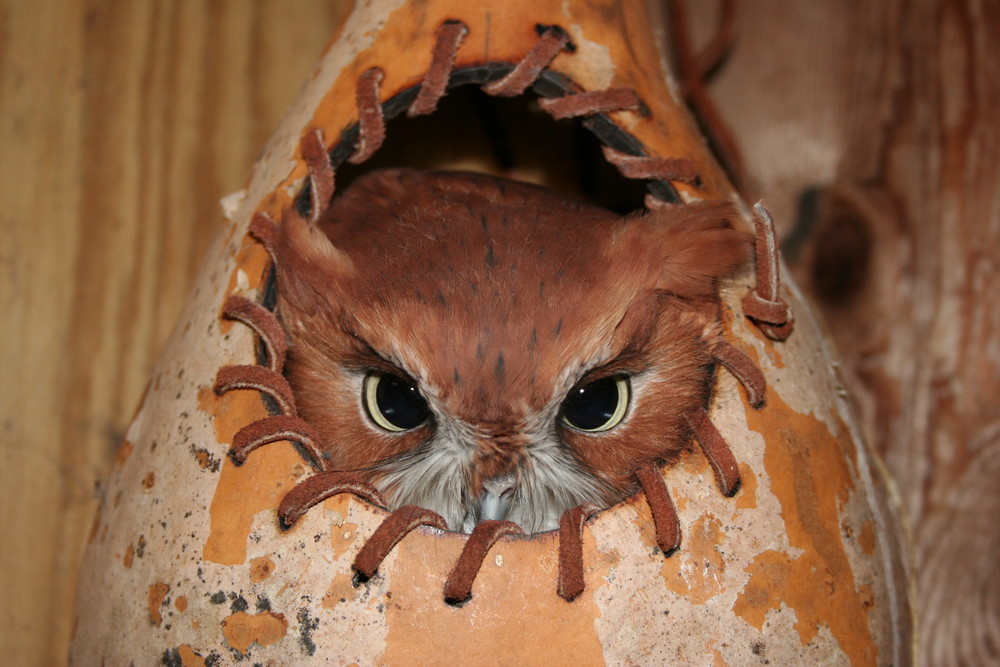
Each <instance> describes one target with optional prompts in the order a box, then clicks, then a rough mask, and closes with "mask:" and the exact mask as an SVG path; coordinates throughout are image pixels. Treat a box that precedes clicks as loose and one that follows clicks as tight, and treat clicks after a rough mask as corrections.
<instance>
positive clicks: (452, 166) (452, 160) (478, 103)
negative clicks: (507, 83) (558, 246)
mask: <svg viewBox="0 0 1000 667" xmlns="http://www.w3.org/2000/svg"><path fill="white" fill-rule="evenodd" d="M343 139H344V140H345V143H346V140H347V139H348V137H346V136H345V137H343ZM336 153H337V151H336V149H335V150H334V155H335V156H336ZM345 157H346V156H345ZM335 162H336V158H335ZM385 167H413V168H418V169H449V170H465V171H475V172H481V173H489V174H494V175H497V176H503V177H506V178H511V179H514V180H519V181H527V182H531V183H537V184H540V185H544V186H546V187H549V188H552V189H553V190H556V191H557V192H561V193H563V194H565V195H568V196H571V197H573V198H575V199H579V200H582V201H586V202H590V203H592V204H596V205H598V206H603V207H605V208H608V209H611V210H613V211H616V212H618V213H622V214H624V213H628V212H631V211H635V210H637V209H641V208H643V197H644V195H645V193H646V189H645V184H644V182H642V181H635V180H631V179H627V178H624V177H623V176H621V174H619V173H618V171H617V170H616V169H615V167H613V166H612V165H610V164H609V163H608V162H607V160H605V158H604V155H603V154H602V152H601V142H600V141H599V140H598V139H597V137H596V136H595V135H594V133H593V132H591V131H590V130H589V129H587V128H586V127H584V126H583V124H581V122H580V121H578V120H574V119H565V120H558V121H557V120H554V119H553V118H552V117H551V116H550V115H549V114H547V113H546V112H545V111H543V110H542V109H541V108H540V107H539V106H538V103H537V97H536V95H535V94H533V93H532V92H531V91H529V92H527V93H525V94H523V95H520V96H518V97H513V98H498V97H491V96H489V95H487V94H485V93H483V92H482V91H481V90H480V89H479V86H476V85H464V86H458V87H454V88H452V89H451V90H449V91H448V94H447V95H445V96H444V98H442V99H441V101H440V103H439V105H438V108H437V110H436V111H435V112H433V113H431V114H429V115H426V116H420V117H417V118H407V117H406V114H405V113H399V114H398V115H397V116H396V117H395V118H394V119H392V120H389V121H388V122H387V124H386V139H385V143H384V144H383V145H382V147H381V148H380V149H379V150H378V152H377V153H375V155H374V156H373V157H372V158H371V159H369V160H367V161H366V162H364V163H362V164H359V165H353V164H350V163H349V162H347V161H346V160H345V161H343V162H342V163H341V164H340V165H338V166H337V176H336V180H337V190H338V191H340V192H342V191H343V190H344V188H346V187H347V186H348V185H349V184H350V182H351V181H352V180H353V179H355V178H357V177H358V176H360V175H361V174H364V173H367V172H369V171H371V170H373V169H379V168H385Z"/></svg>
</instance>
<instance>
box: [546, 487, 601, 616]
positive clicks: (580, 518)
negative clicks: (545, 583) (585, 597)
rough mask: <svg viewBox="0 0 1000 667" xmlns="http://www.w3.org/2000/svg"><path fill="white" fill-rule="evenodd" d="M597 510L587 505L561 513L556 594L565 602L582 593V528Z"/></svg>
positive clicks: (583, 583) (583, 585)
mask: <svg viewBox="0 0 1000 667" xmlns="http://www.w3.org/2000/svg"><path fill="white" fill-rule="evenodd" d="M597 510H598V508H597V506H596V505H592V504H590V503H587V504H586V505H580V506H578V507H573V508H571V509H568V510H566V511H565V512H563V514H562V516H561V517H560V518H559V579H558V581H557V582H556V592H557V593H558V594H559V597H561V598H562V599H563V600H566V602H572V601H573V600H575V599H576V598H577V597H578V596H579V595H580V593H582V592H583V590H584V588H585V586H586V583H585V582H584V579H583V527H584V526H585V525H586V523H587V519H588V518H590V516H591V515H592V514H593V513H594V512H596V511H597Z"/></svg>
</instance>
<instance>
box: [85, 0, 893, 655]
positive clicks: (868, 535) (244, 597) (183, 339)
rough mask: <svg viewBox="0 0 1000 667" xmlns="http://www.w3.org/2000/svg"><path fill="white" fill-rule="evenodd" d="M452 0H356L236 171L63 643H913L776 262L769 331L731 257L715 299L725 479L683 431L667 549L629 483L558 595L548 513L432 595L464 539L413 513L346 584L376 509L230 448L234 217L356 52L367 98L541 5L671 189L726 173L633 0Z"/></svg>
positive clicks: (257, 408) (282, 649) (888, 648)
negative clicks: (670, 176)
mask: <svg viewBox="0 0 1000 667" xmlns="http://www.w3.org/2000/svg"><path fill="white" fill-rule="evenodd" d="M453 4H454V3H447V2H442V1H436V2H435V1H430V2H425V3H420V4H419V6H416V5H404V4H403V3H401V2H379V3H373V4H372V5H370V6H364V7H359V8H357V9H356V10H355V12H354V14H353V15H352V16H351V17H350V18H349V19H348V20H347V23H346V25H345V27H344V30H343V31H342V38H341V39H339V40H338V41H336V42H335V43H333V44H332V45H331V47H330V49H329V50H328V51H327V53H326V54H325V55H324V56H323V59H322V61H321V63H320V64H319V66H318V67H317V69H316V71H315V72H314V73H313V75H312V77H311V79H310V83H309V84H308V85H307V87H306V88H305V89H304V90H303V93H302V95H301V97H300V99H299V100H298V101H297V102H296V103H295V104H294V105H293V106H292V108H291V109H290V111H289V114H288V116H287V117H286V118H285V120H284V121H283V123H282V125H281V126H280V127H279V128H278V130H277V131H276V132H275V134H274V135H273V137H272V139H271V141H270V142H269V144H268V145H267V146H266V148H265V150H264V152H263V154H262V156H261V158H260V160H259V161H258V163H257V164H256V165H255V166H254V169H253V172H252V174H251V177H250V180H249V182H248V185H247V187H246V189H245V190H243V191H242V192H241V193H239V194H238V195H236V196H235V197H234V198H231V199H229V200H227V206H228V210H227V216H228V217H229V219H230V226H229V228H228V230H227V231H226V232H225V233H224V234H223V236H222V237H220V238H219V239H218V241H217V242H216V243H215V245H214V246H213V247H212V249H211V251H210V252H209V255H208V258H207V261H206V263H205V265H204V268H203V270H202V273H201V275H200V277H199V279H198V281H197V286H198V287H197V289H196V291H195V293H194V294H193V295H192V297H191V300H190V302H189V305H188V308H187V310H186V311H185V313H184V314H183V316H182V318H181V322H180V324H179V326H178V327H177V329H176V330H175V332H174V334H173V337H172V338H171V340H170V342H169V343H168V345H167V347H166V349H165V350H164V352H163V355H162V357H161V359H160V361H159V363H158V364H157V366H156V369H155V371H154V374H153V378H152V381H151V386H150V390H149V392H148V393H147V395H146V398H145V399H144V402H143V405H142V406H141V408H140V410H139V412H138V414H137V416H136V418H135V420H134V422H133V423H132V425H131V427H130V428H129V430H128V433H127V436H126V441H125V443H123V445H122V447H121V450H120V452H119V456H118V459H117V461H116V463H115V466H114V469H113V471H112V474H111V477H110V479H109V480H108V484H107V486H106V488H107V491H106V495H105V497H104V500H103V503H102V507H101V511H100V514H99V516H98V517H97V519H96V521H95V523H94V528H93V531H92V533H91V537H90V544H89V546H88V550H87V554H86V557H85V560H84V563H83V565H82V570H81V575H80V585H79V592H78V604H77V611H76V624H75V627H76V630H75V635H74V641H73V646H72V650H71V657H70V660H71V663H72V664H74V665H96V664H102V663H104V664H129V662H131V661H134V662H135V663H136V664H151V663H153V662H156V661H160V660H161V659H171V660H174V662H173V663H171V664H176V663H178V662H179V663H180V664H184V665H203V664H205V665H207V664H214V665H223V664H236V663H237V662H239V661H243V660H246V659H248V658H249V659H250V660H251V661H253V662H261V663H268V662H269V661H270V662H273V663H274V664H297V665H320V664H330V663H337V664H341V663H343V664H349V663H352V662H354V663H358V664H454V663H464V664H484V663H495V662H497V661H498V660H501V661H503V662H508V663H525V664H544V663H552V664H565V663H571V662H572V663H576V664H659V663H673V664H710V663H711V664H732V665H739V664H756V663H757V662H759V661H762V660H769V661H770V662H771V664H815V663H819V662H822V663H824V664H859V665H861V664H895V665H903V664H909V663H911V662H912V658H911V642H912V630H911V618H910V610H909V606H908V596H907V593H908V582H907V573H906V570H905V558H904V552H903V548H902V546H901V542H900V540H899V538H898V534H899V532H898V523H897V520H896V517H895V514H894V510H893V508H892V506H891V505H890V503H889V500H888V494H887V492H886V484H885V481H884V479H883V477H882V474H881V471H880V469H879V468H878V466H877V464H876V462H875V461H874V460H873V457H872V455H871V453H870V452H869V450H868V449H867V448H866V447H865V446H864V444H863V443H862V441H861V439H860V437H859V435H858V433H857V431H856V427H855V421H854V418H853V416H852V415H851V411H850V407H849V405H848V404H847V402H846V400H845V399H844V398H843V396H842V391H841V386H840V383H839V380H838V378H837V376H836V370H835V363H834V357H833V354H832V351H831V350H830V349H829V347H828V344H827V342H826V339H825V338H824V336H823V333H822V329H821V327H820V325H819V323H817V322H816V321H815V319H814V318H813V316H812V315H811V311H810V309H809V307H808V305H807V304H805V303H804V302H803V300H802V298H801V296H800V295H799V293H798V291H797V289H796V288H795V286H794V285H793V284H786V286H785V293H784V294H783V296H784V297H785V298H786V300H787V301H788V302H789V304H790V305H791V306H792V308H793V309H794V310H795V312H796V316H797V318H796V330H795V333H794V335H792V336H791V338H789V340H788V341H786V342H783V343H775V342H773V341H771V340H769V339H767V338H765V337H764V336H763V335H762V334H761V333H760V332H759V331H758V330H757V329H756V328H755V327H754V326H753V325H752V324H751V323H750V322H748V321H747V320H746V318H745V317H744V316H743V313H742V309H741V308H742V307H741V305H740V303H741V298H742V297H743V295H745V294H746V292H747V291H748V289H750V287H752V284H753V278H752V276H751V274H750V271H749V270H747V271H746V272H745V273H744V274H740V275H737V276H736V277H735V278H733V279H731V280H730V281H728V282H727V283H726V284H725V285H723V288H722V290H721V299H722V304H723V321H724V326H725V330H726V337H727V339H728V340H729V341H730V342H732V343H734V344H735V345H737V346H738V347H739V348H740V349H742V350H744V351H746V352H747V353H748V354H749V355H750V356H751V358H753V360H754V361H755V362H756V363H757V364H758V365H759V366H760V367H761V369H762V370H763V372H764V375H765V377H766V378H767V381H768V391H767V395H766V406H765V407H764V408H763V409H761V410H753V409H751V408H750V407H749V406H748V405H747V403H746V398H745V395H744V394H743V392H742V391H741V390H740V389H739V387H738V385H737V382H736V381H735V380H734V379H733V378H731V377H730V376H728V375H727V374H725V373H718V374H716V379H715V382H716V386H715V387H714V393H713V396H714V398H713V404H712V407H711V412H710V414H711V418H712V420H713V422H714V423H715V424H716V426H717V427H718V429H719V431H720V432H721V434H722V435H723V437H724V438H725V439H726V441H727V442H728V443H729V445H730V447H731V448H732V450H733V453H734V455H735V457H736V460H737V461H739V462H740V473H741V477H742V488H741V490H740V491H739V492H738V493H737V494H736V495H735V496H734V497H733V498H725V497H723V496H722V495H721V494H720V493H718V490H717V488H716V487H715V484H714V482H713V472H712V469H711V468H710V466H709V464H708V463H707V462H706V461H705V459H704V458H703V457H700V456H693V455H692V456H688V457H684V458H682V459H681V461H680V462H679V463H678V464H677V465H676V466H674V467H672V468H669V469H667V470H665V471H664V477H665V479H666V482H667V485H668V486H669V488H670V491H671V494H672V496H673V499H674V503H675V504H676V508H677V512H678V515H679V518H680V524H681V527H682V533H683V542H682V545H681V548H680V549H679V550H678V551H677V552H676V553H674V554H673V555H672V556H671V557H670V558H664V557H663V555H662V553H659V552H658V550H657V548H656V546H655V545H656V542H655V536H654V529H653V524H652V520H651V516H650V512H649V508H648V505H647V503H646V501H645V499H644V497H643V496H642V494H638V495H636V496H633V497H632V498H629V499H627V500H626V501H624V502H622V503H620V504H618V505H616V506H615V507H613V508H611V509H608V510H605V511H603V512H601V513H599V514H597V515H595V516H594V517H593V518H592V519H591V520H590V521H589V522H588V523H587V525H586V527H585V528H584V531H583V552H584V559H583V562H584V567H585V571H584V576H585V581H586V589H585V590H584V592H583V593H582V594H581V595H580V596H579V597H578V598H577V599H576V600H575V601H574V602H572V603H568V602H566V601H564V600H563V599H562V598H560V597H559V596H558V595H557V594H556V584H555V581H556V576H557V570H558V535H557V534H556V533H543V534H538V535H534V536H531V537H529V538H505V539H502V540H501V541H500V542H498V543H497V544H496V545H495V546H494V547H493V548H492V549H491V551H490V552H489V554H488V556H487V558H486V560H485V562H484V564H483V566H482V568H481V570H480V572H479V575H478V577H477V579H476V581H475V586H474V588H473V597H472V599H471V600H470V601H469V602H468V603H466V604H465V605H464V606H462V607H455V606H450V605H447V604H445V603H444V602H443V600H442V586H443V582H444V579H445V577H446V576H447V574H448V572H449V570H450V569H451V567H452V565H453V564H454V562H455V559H456V558H457V557H458V555H459V553H460V551H461V549H462V547H463V544H464V543H465V540H466V536H465V535H461V534H457V533H442V532H440V531H435V530H430V529H418V530H417V531H415V532H413V533H411V534H410V535H408V536H407V537H406V538H405V539H403V540H402V541H401V542H400V543H399V545H398V546H397V547H396V548H395V549H393V550H392V551H391V552H390V554H389V556H388V557H387V558H386V560H385V561H384V562H383V563H382V565H381V567H380V568H379V570H378V574H377V575H376V576H375V577H373V578H372V579H371V580H370V581H368V582H367V583H364V584H362V585H360V586H357V587H355V585H354V582H353V576H352V575H353V572H352V570H351V567H350V566H351V562H352V561H353V559H354V557H355V555H356V554H357V552H358V550H359V549H360V547H361V545H362V544H363V543H364V542H365V540H366V539H367V538H368V537H369V536H370V535H371V533H372V532H373V531H374V529H375V527H377V526H378V525H379V523H380V522H381V521H382V520H383V519H384V518H385V512H383V511H382V510H380V509H378V508H375V507H373V506H370V505H368V504H366V503H364V502H362V501H360V500H357V499H355V498H353V497H352V496H349V495H346V494H341V495H337V496H335V497H333V498H330V499H329V500H326V501H324V502H323V504H322V505H321V506H320V507H316V508H314V509H313V510H311V511H310V512H308V513H307V514H306V515H305V516H303V517H302V518H301V519H300V520H299V521H298V523H296V525H295V526H294V527H292V528H291V529H289V530H287V531H283V530H282V529H281V528H280V527H279V525H278V521H277V520H276V516H275V509H276V507H277V506H278V503H279V502H280V501H281V499H282V497H283V496H284V495H285V494H286V493H287V491H288V490H289V489H290V488H292V487H293V486H294V485H295V484H296V482H297V481H299V480H300V479H302V478H303V477H304V476H306V475H308V474H309V472H310V471H309V467H308V465H307V463H306V462H305V461H304V459H303V458H302V456H301V455H300V454H299V452H298V451H296V449H295V448H294V447H293V446H292V445H290V444H288V443H277V444H273V445H269V446H267V447H263V448H261V449H260V450H259V451H255V452H254V454H253V455H252V456H250V457H249V458H248V459H247V461H246V463H244V464H243V465H242V466H236V465H235V464H234V463H233V461H232V460H231V459H230V458H229V457H228V456H227V451H228V447H229V444H230V443H231V442H232V439H233V435H234V434H235V433H236V431H238V430H239V429H240V428H241V427H243V426H245V425H246V424H248V423H250V422H252V421H254V420H256V419H260V418H262V417H265V416H266V415H267V411H266V408H265V406H264V404H263V402H262V401H261V398H260V396H259V395H258V393H257V392H253V391H237V392H229V393H227V394H225V395H224V396H218V395H216V394H215V392H214V391H213V390H212V386H213V383H214V381H215V376H216V372H217V371H218V369H219V368H220V367H221V366H224V365H229V364H252V363H255V356H254V339H253V336H252V334H251V332H250V331H249V330H248V329H247V328H246V327H244V326H242V325H240V324H236V323H231V322H227V321H225V320H223V319H221V318H220V317H219V312H220V307H221V304H222V303H223V301H224V300H225V298H226V297H227V296H228V295H230V294H241V295H243V296H247V297H248V298H258V299H259V296H260V292H261V290H262V288H263V276H264V275H265V273H266V269H267V266H268V264H269V258H268V256H267V253H266V252H265V250H264V249H263V247H262V246H261V245H260V244H259V243H257V242H256V241H255V240H254V239H252V238H251V237H249V236H248V235H247V233H246V232H247V227H248V224H249V220H250V217H251V215H252V214H253V213H254V212H256V211H260V210H264V211H267V212H269V213H271V214H272V215H273V216H274V217H275V218H276V219H280V213H281V211H282V210H284V209H287V208H288V207H289V206H291V201H292V198H293V197H294V196H295V194H296V193H297V192H298V191H299V189H300V187H301V184H302V182H303V179H304V176H305V174H306V173H307V171H306V166H305V164H304V163H303V161H302V160H301V157H300V155H299V154H298V152H297V151H298V140H299V137H300V136H301V135H302V133H303V132H304V131H305V130H306V128H308V127H322V128H326V133H327V134H328V136H331V137H335V136H337V133H338V131H339V130H340V129H341V128H343V127H346V126H347V125H348V124H350V123H352V122H354V120H355V119H356V109H355V108H354V106H353V105H354V85H355V82H356V81H357V79H358V77H359V76H360V75H361V73H363V72H364V71H366V70H367V69H368V68H370V67H372V66H382V67H383V68H384V70H385V78H384V80H383V81H382V91H383V93H382V94H383V98H385V97H388V96H391V95H392V94H393V93H395V92H398V91H399V90H402V89H404V88H406V87H409V86H413V85H415V84H416V83H418V82H419V81H420V80H421V78H422V76H423V75H424V68H425V67H426V62H427V56H426V54H429V53H430V50H431V48H432V47H433V44H434V34H433V33H434V29H435V28H436V27H437V26H438V25H439V24H440V23H441V22H442V21H444V20H446V19H455V18H461V19H462V20H463V21H464V22H465V23H466V24H467V25H468V26H469V35H468V37H467V40H466V43H465V44H464V45H463V47H462V49H461V50H460V51H459V55H458V58H459V61H460V62H459V63H457V64H462V63H465V64H469V63H472V62H474V61H478V60H481V59H482V58H483V54H484V53H485V54H487V56H488V59H489V60H490V61H508V62H516V61H518V60H519V59H520V58H521V57H522V56H523V55H524V54H525V53H526V52H527V51H528V50H529V49H530V48H531V47H532V45H533V44H534V43H535V41H536V40H537V33H536V32H535V30H534V25H535V24H536V23H539V24H545V25H556V24H558V25H562V26H564V27H565V29H566V30H567V32H568V33H569V34H570V35H571V37H572V39H573V40H574V44H575V45H576V51H575V52H574V53H565V54H561V55H559V56H558V57H557V58H556V59H555V60H554V61H553V63H552V65H551V69H552V70H553V71H556V72H559V73H562V74H565V75H566V76H567V77H569V78H570V79H572V80H573V81H575V82H577V83H579V84H580V85H581V86H583V87H584V89H586V90H603V89H605V88H607V87H608V86H610V85H615V86H630V87H633V88H635V89H636V90H637V91H638V92H639V93H640V95H641V97H642V98H643V100H644V102H645V103H646V105H647V106H648V107H649V108H650V111H651V113H650V115H648V116H642V115H639V114H631V113H616V114H613V115H614V120H615V121H616V122H618V123H619V124H620V125H621V126H622V127H623V128H624V129H626V130H627V131H628V132H630V133H632V135H634V136H635V137H636V138H638V139H639V140H640V141H641V142H642V143H643V144H644V145H645V147H646V148H647V150H648V151H649V152H650V153H651V154H655V155H664V156H683V157H687V158H690V159H692V160H694V161H695V162H696V164H698V165H699V171H700V174H701V176H702V183H701V188H700V189H698V190H695V189H694V188H693V187H689V186H682V185H679V186H678V189H679V190H680V192H681V196H682V197H683V198H685V199H691V198H694V197H698V198H734V194H733V193H732V191H731V188H730V187H729V185H728V184H727V181H726V179H725V177H724V175H723V174H722V173H721V171H719V170H718V169H717V168H716V167H715V166H714V162H713V161H712V159H711V157H710V156H709V155H708V154H707V152H706V148H705V146H704V144H703V143H702V141H701V139H700V138H699V137H698V134H697V133H696V132H695V131H694V129H693V126H692V124H691V121H690V119H689V118H688V116H687V115H686V113H685V112H684V111H683V110H682V108H681V107H680V105H679V104H678V102H677V101H676V100H677V97H676V95H675V94H674V91H673V89H672V87H671V84H670V80H669V78H668V76H667V75H666V74H665V73H664V71H663V69H662V66H661V56H660V53H659V52H658V51H657V49H656V46H655V44H654V42H653V40H652V38H651V36H649V35H650V32H649V22H650V17H649V16H648V15H647V14H646V11H645V9H644V8H643V6H642V5H641V4H640V3H624V4H621V5H619V4H618V3H613V2H610V0H608V1H606V2H591V3H589V4H588V5H587V6H574V7H569V6H567V5H568V3H562V2H556V1H555V0H541V1H538V2H533V3H530V5H528V6H518V5H516V4H515V3H501V2H486V3H478V4H477V7H476V10H475V12H474V13H473V12H472V10H469V9H463V8H462V7H454V6H452V5H453ZM463 13H464V14H468V15H467V16H463V15H462V14H463ZM529 13H530V19H528V18H526V17H527V14H529ZM486 16H489V24H488V25H489V28H488V35H489V38H488V41H487V23H486V20H485V17H486ZM402 36H405V39H403V37H402ZM400 43H404V44H406V47H405V48H406V50H407V51H406V53H407V54H408V55H407V57H400V53H399V52H398V49H399V48H400V47H399V46H398V44H400ZM410 54H412V55H410ZM390 131H391V125H390ZM747 220H749V218H747ZM747 226H748V228H749V223H748V225H747ZM786 275H787V273H786Z"/></svg>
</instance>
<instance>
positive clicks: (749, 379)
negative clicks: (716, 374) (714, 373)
mask: <svg viewBox="0 0 1000 667" xmlns="http://www.w3.org/2000/svg"><path fill="white" fill-rule="evenodd" d="M713 354H714V355H715V358H716V359H717V360H718V361H719V363H721V364H722V365H723V366H725V367H726V370H728V371H729V372H730V373H731V374H732V375H733V377H735V378H736V379H737V380H739V381H740V384H742V385H743V389H744V390H746V392H747V401H748V402H749V403H750V406H751V407H753V408H760V407H761V406H762V405H764V394H765V392H766V390H767V380H765V379H764V374H763V373H762V372H761V371H760V368H758V367H757V364H755V363H754V362H753V359H751V358H750V357H748V356H747V355H746V353H745V352H743V350H741V349H739V348H738V347H736V346H735V345H733V344H732V343H729V342H727V341H721V342H720V343H719V344H718V345H716V346H715V350H714V352H713Z"/></svg>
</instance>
